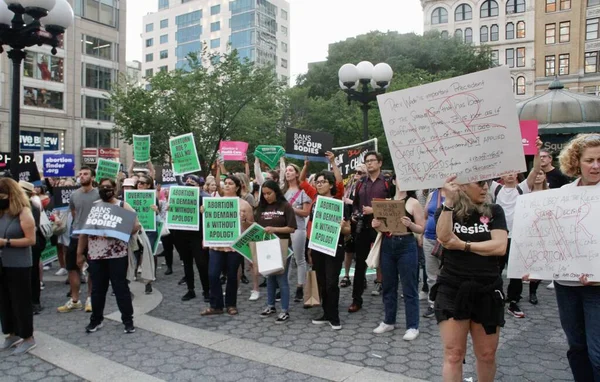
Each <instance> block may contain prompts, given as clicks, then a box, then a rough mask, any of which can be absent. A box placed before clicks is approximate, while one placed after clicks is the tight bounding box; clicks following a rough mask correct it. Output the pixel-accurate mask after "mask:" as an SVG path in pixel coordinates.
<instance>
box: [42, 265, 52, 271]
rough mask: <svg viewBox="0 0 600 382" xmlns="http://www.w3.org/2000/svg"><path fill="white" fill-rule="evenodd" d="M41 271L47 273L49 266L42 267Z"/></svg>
mask: <svg viewBox="0 0 600 382" xmlns="http://www.w3.org/2000/svg"><path fill="white" fill-rule="evenodd" d="M42 270H44V271H49V270H50V266H49V265H44V267H43V268H42Z"/></svg>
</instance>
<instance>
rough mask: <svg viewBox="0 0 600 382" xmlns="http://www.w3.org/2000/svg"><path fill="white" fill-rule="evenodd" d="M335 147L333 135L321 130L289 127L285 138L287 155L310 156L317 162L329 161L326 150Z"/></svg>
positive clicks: (299, 157)
mask: <svg viewBox="0 0 600 382" xmlns="http://www.w3.org/2000/svg"><path fill="white" fill-rule="evenodd" d="M332 147H333V135H331V134H329V133H323V132H320V131H309V130H300V129H293V128H291V127H288V129H287V133H286V139H285V153H286V154H285V156H286V157H289V158H295V159H301V160H304V157H306V156H307V157H308V158H309V159H310V160H312V161H316V162H329V160H328V159H327V158H326V157H325V152H327V151H331V148H332Z"/></svg>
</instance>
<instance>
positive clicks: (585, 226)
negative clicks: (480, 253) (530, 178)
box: [508, 187, 600, 281]
mask: <svg viewBox="0 0 600 382" xmlns="http://www.w3.org/2000/svg"><path fill="white" fill-rule="evenodd" d="M598 227H600V187H567V188H559V189H554V190H547V191H540V192H534V193H531V194H526V195H522V196H519V198H518V199H517V206H516V210H515V222H514V225H513V231H512V241H511V246H510V258H509V261H508V277H509V278H517V279H520V278H521V277H523V276H524V275H526V274H529V277H530V278H531V279H534V280H569V281H576V280H578V279H579V276H581V275H582V274H586V275H588V279H589V280H590V281H600V229H598Z"/></svg>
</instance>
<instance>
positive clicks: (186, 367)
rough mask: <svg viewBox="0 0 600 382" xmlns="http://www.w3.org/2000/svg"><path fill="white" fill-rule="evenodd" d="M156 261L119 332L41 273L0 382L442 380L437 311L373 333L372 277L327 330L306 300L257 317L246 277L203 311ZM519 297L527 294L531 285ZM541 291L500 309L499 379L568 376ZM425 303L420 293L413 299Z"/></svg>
mask: <svg viewBox="0 0 600 382" xmlns="http://www.w3.org/2000/svg"><path fill="white" fill-rule="evenodd" d="M176 257H177V256H176ZM164 270H165V269H164V268H163V269H159V270H158V274H159V279H158V280H157V281H156V282H155V284H154V286H155V292H154V294H152V295H145V294H144V293H143V285H141V284H139V283H132V291H133V293H134V295H135V298H134V307H135V309H136V312H135V324H136V327H137V332H136V333H135V334H130V335H125V334H123V327H122V325H121V323H120V315H119V313H118V309H117V307H116V303H115V301H114V297H111V296H108V303H107V307H106V313H107V314H109V315H108V316H107V318H108V319H107V320H106V321H105V325H104V328H102V329H101V330H100V331H98V332H97V333H93V334H86V333H85V329H84V328H85V326H86V325H87V323H88V320H89V314H86V313H84V312H83V311H81V312H72V313H68V314H58V313H57V312H56V307H57V306H59V305H61V304H63V303H64V302H65V301H66V297H65V294H66V292H67V291H68V287H67V286H66V285H64V283H63V282H62V281H64V279H63V278H57V277H54V276H49V274H51V273H50V272H46V290H44V291H43V292H42V303H43V305H44V306H45V308H46V309H45V310H44V311H43V312H42V314H41V315H39V316H36V317H35V328H36V340H37V343H38V347H37V348H36V349H35V350H33V351H32V353H31V354H28V355H25V356H23V357H13V356H11V355H10V353H8V352H0V382H5V381H6V382H8V381H81V380H90V381H111V382H116V381H160V380H163V381H240V382H241V381H315V382H316V381H369V382H370V381H419V380H426V381H441V378H440V374H441V365H442V348H441V343H440V338H439V332H438V328H437V325H436V324H435V320H434V319H426V318H421V323H420V331H421V335H420V336H419V337H418V338H417V339H416V340H415V341H413V342H405V341H403V340H402V335H403V334H404V329H403V325H404V322H405V321H404V307H403V304H402V303H400V310H399V315H398V327H399V329H397V330H395V331H393V332H389V333H385V334H383V335H375V334H373V332H372V330H373V329H374V328H375V327H376V326H377V325H378V323H379V322H380V321H381V319H382V316H383V313H382V311H383V304H382V302H381V297H373V296H371V295H370V290H371V289H372V282H371V281H370V284H369V289H368V291H367V292H365V303H364V308H363V309H362V310H361V311H359V312H358V313H354V314H349V313H347V312H346V307H347V305H348V304H349V303H350V302H351V297H350V294H351V288H346V289H342V294H341V298H340V301H341V303H340V307H341V320H342V324H343V329H342V330H341V331H337V332H334V331H332V330H331V329H330V328H329V327H328V326H326V327H323V326H314V325H312V324H311V323H310V320H311V319H312V318H315V317H317V316H318V315H319V314H320V313H321V310H320V308H312V309H303V307H302V303H294V302H293V301H292V302H291V303H290V304H291V311H290V314H291V319H290V321H289V322H288V323H286V324H283V325H276V324H275V323H274V319H271V318H269V319H261V318H260V317H259V316H258V314H259V313H260V311H261V309H262V308H263V306H264V304H265V301H266V288H261V299H260V300H258V301H255V302H250V301H248V296H249V293H250V286H249V285H244V284H242V285H241V287H240V290H241V294H240V295H239V299H238V308H239V311H240V314H239V315H238V316H235V317H230V316H228V315H223V316H212V317H200V311H201V309H203V308H204V307H205V306H206V304H205V303H204V302H203V301H202V299H201V298H196V299H193V300H191V301H188V302H182V301H181V296H182V295H183V294H184V293H185V286H178V285H177V281H178V280H179V279H180V278H181V277H182V268H181V265H180V264H179V263H178V264H176V266H175V268H174V271H175V272H174V274H173V275H170V276H163V275H162V274H163V273H164ZM197 285H199V282H197ZM543 285H544V286H545V285H546V283H544V284H543ZM84 290H86V286H85V285H84V286H82V291H84ZM196 292H197V294H198V295H199V296H201V293H199V292H200V291H199V290H197V291H196ZM524 294H528V286H527V285H525V286H524ZM83 295H84V296H85V293H84V294H83ZM538 297H539V299H540V304H539V305H538V306H532V305H531V304H529V302H526V301H523V302H522V308H523V310H524V311H525V313H526V314H527V318H525V319H516V318H513V317H512V316H508V315H507V325H506V327H505V328H504V330H503V333H502V335H501V342H500V347H499V349H498V374H497V379H496V380H497V381H504V382H509V381H510V382H515V381H535V382H548V381H572V380H573V378H572V376H571V373H570V370H569V367H568V364H567V360H566V350H567V348H566V340H565V336H564V333H563V332H562V329H561V327H560V323H559V320H558V317H557V309H556V300H555V298H554V292H553V291H551V290H547V289H546V288H545V287H543V286H542V287H540V290H539V293H538ZM278 307H279V304H278ZM425 307H426V303H425V302H424V301H422V302H421V308H422V309H424V308H425ZM111 312H116V313H111ZM468 353H469V355H468V356H467V359H466V365H465V378H473V379H472V380H473V381H476V380H477V379H476V376H475V375H474V368H473V366H474V358H473V356H472V350H471V349H470V348H469V352H468Z"/></svg>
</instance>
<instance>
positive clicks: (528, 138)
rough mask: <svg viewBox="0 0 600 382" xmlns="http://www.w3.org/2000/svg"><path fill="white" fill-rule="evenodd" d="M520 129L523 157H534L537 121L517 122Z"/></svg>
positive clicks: (536, 150) (535, 152)
mask: <svg viewBox="0 0 600 382" xmlns="http://www.w3.org/2000/svg"><path fill="white" fill-rule="evenodd" d="M519 125H520V127H521V142H523V151H524V152H525V155H535V154H537V153H538V149H537V146H536V145H535V141H536V140H537V137H538V121H519Z"/></svg>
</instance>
